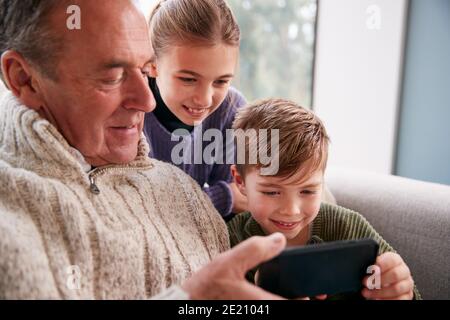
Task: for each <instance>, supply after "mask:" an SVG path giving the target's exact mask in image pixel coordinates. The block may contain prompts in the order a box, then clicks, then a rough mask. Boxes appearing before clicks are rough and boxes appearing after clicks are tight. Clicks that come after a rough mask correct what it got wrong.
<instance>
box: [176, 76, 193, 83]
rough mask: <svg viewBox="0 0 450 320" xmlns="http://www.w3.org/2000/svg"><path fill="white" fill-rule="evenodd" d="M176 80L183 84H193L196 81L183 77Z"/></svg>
mask: <svg viewBox="0 0 450 320" xmlns="http://www.w3.org/2000/svg"><path fill="white" fill-rule="evenodd" d="M178 79H180V80H181V81H183V82H185V83H193V82H195V81H196V79H194V78H184V77H180V78H178Z"/></svg>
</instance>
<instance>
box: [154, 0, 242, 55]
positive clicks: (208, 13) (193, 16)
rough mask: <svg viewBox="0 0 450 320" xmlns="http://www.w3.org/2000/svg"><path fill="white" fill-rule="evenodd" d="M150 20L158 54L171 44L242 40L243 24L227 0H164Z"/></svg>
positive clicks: (236, 43) (208, 43)
mask: <svg viewBox="0 0 450 320" xmlns="http://www.w3.org/2000/svg"><path fill="white" fill-rule="evenodd" d="M149 24H150V37H151V41H152V46H153V50H154V53H155V56H156V57H160V56H161V55H162V54H163V53H164V52H165V50H166V49H167V48H168V47H171V46H180V45H186V44H187V45H206V46H213V45H216V44H222V43H224V44H228V45H231V46H239V43H240V30H239V26H238V24H237V22H236V19H235V17H234V15H233V13H232V11H231V9H230V7H229V6H228V5H227V3H226V2H225V1H224V0H162V1H160V2H159V3H158V4H157V5H156V7H155V8H154V9H153V12H152V14H151V15H150V20H149Z"/></svg>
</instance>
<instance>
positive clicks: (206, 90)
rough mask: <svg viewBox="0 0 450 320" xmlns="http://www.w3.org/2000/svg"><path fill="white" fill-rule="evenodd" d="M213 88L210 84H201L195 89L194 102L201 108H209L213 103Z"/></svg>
mask: <svg viewBox="0 0 450 320" xmlns="http://www.w3.org/2000/svg"><path fill="white" fill-rule="evenodd" d="M212 100H213V89H212V88H211V86H209V85H205V86H199V87H198V88H197V90H196V91H195V95H194V103H195V106H196V107H199V108H209V107H211V105H212Z"/></svg>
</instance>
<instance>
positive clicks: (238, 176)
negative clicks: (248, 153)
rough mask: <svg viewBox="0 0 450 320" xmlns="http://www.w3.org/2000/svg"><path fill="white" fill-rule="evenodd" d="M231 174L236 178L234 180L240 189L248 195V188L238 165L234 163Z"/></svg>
mask: <svg viewBox="0 0 450 320" xmlns="http://www.w3.org/2000/svg"><path fill="white" fill-rule="evenodd" d="M231 174H232V176H233V178H234V182H235V183H236V186H237V187H238V189H239V191H240V192H241V193H242V194H243V195H244V196H247V190H246V189H245V180H244V177H243V176H242V175H241V174H240V173H239V172H238V170H237V168H236V165H234V164H233V165H232V166H231Z"/></svg>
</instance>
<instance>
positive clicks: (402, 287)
mask: <svg viewBox="0 0 450 320" xmlns="http://www.w3.org/2000/svg"><path fill="white" fill-rule="evenodd" d="M413 287H414V283H413V281H412V279H407V280H403V281H401V282H398V283H396V284H393V285H392V286H389V287H385V288H382V289H379V290H369V289H367V288H364V289H363V291H362V295H363V297H364V298H366V299H397V298H398V297H401V296H403V295H410V294H411V292H412V290H413Z"/></svg>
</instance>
